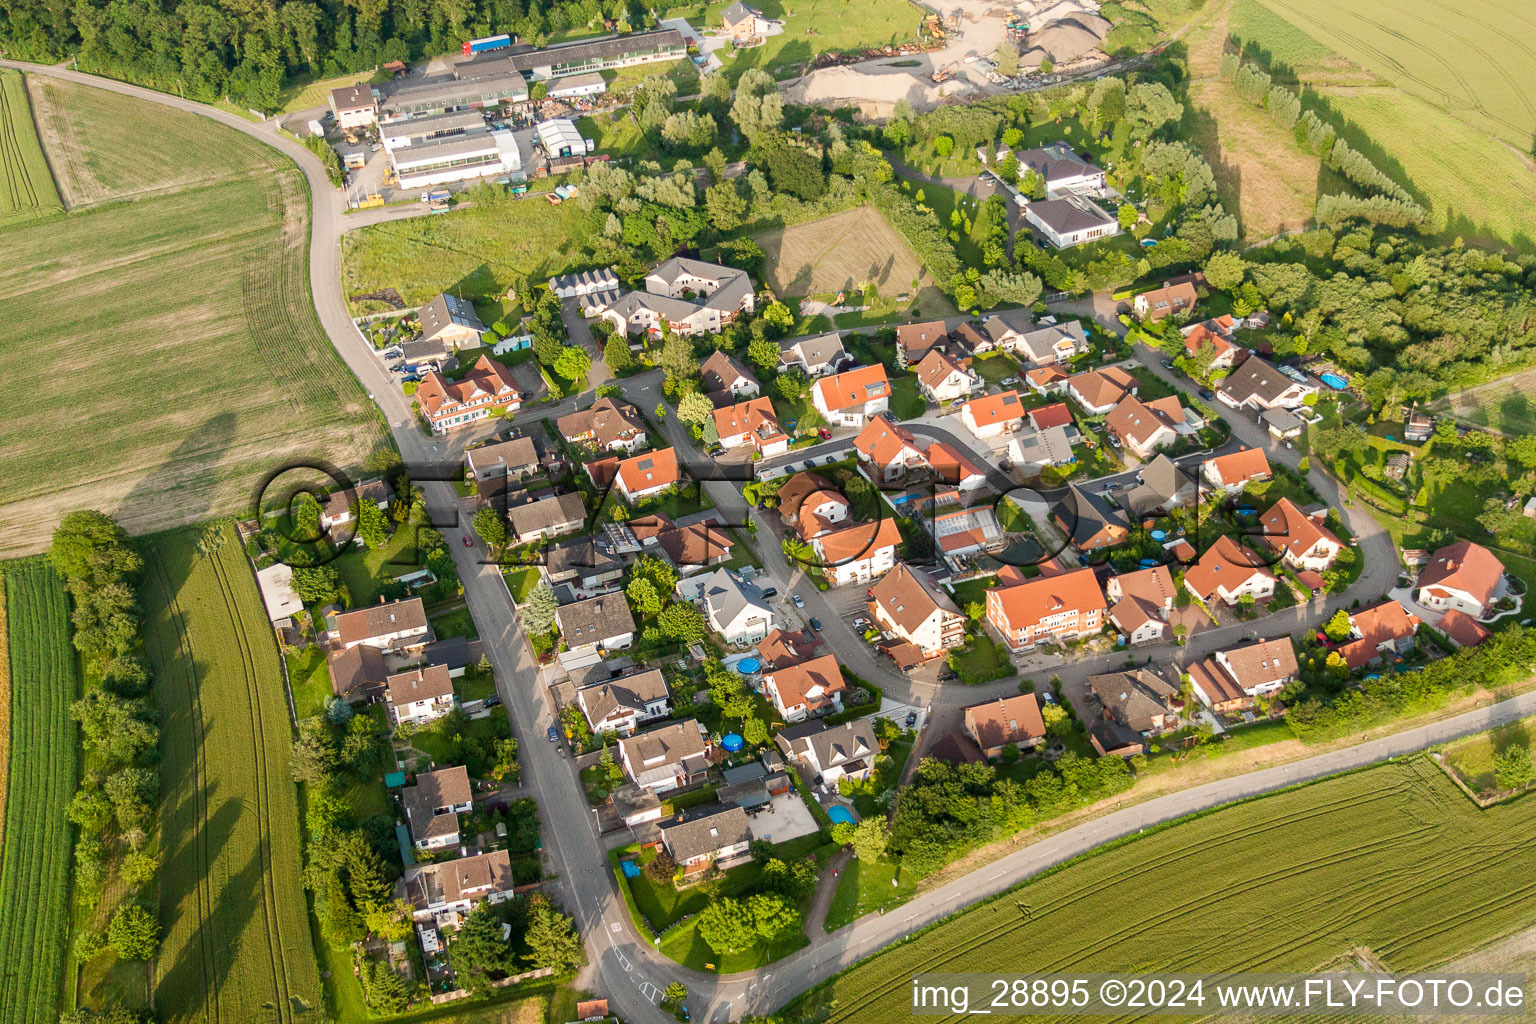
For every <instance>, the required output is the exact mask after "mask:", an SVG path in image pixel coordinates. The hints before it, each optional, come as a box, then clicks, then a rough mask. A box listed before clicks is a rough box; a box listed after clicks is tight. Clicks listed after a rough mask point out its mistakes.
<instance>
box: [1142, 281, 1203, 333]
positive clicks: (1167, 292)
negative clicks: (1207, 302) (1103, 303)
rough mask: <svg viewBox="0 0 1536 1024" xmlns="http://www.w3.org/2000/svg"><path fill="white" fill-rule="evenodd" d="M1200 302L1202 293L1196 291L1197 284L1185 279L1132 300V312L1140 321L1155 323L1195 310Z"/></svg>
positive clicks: (1154, 289) (1172, 282)
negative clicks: (1176, 314) (1196, 304)
mask: <svg viewBox="0 0 1536 1024" xmlns="http://www.w3.org/2000/svg"><path fill="white" fill-rule="evenodd" d="M1199 301H1200V293H1199V292H1198V291H1196V289H1195V282H1194V281H1193V280H1192V279H1191V278H1189V277H1185V278H1182V279H1179V280H1178V281H1169V282H1168V283H1166V284H1164V285H1163V286H1162V287H1161V288H1153V289H1152V290H1151V291H1145V292H1142V293H1141V294H1139V295H1137V296H1136V297H1135V298H1134V299H1132V300H1131V312H1133V313H1134V314H1136V319H1138V320H1142V321H1147V320H1150V321H1154V322H1155V321H1158V320H1166V319H1167V318H1168V317H1170V316H1173V315H1174V314H1175V313H1182V312H1184V311H1185V310H1189V309H1194V308H1195V303H1197V302H1199Z"/></svg>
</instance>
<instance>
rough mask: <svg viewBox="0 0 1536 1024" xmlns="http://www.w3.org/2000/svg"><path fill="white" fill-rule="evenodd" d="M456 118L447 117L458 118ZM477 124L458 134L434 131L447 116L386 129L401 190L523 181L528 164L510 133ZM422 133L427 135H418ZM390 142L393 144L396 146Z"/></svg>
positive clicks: (407, 122)
mask: <svg viewBox="0 0 1536 1024" xmlns="http://www.w3.org/2000/svg"><path fill="white" fill-rule="evenodd" d="M454 116H457V115H448V117H454ZM470 116H472V117H473V118H474V120H475V121H476V122H477V123H476V124H474V125H473V126H469V127H465V128H462V129H457V130H451V131H449V130H434V129H435V128H440V126H441V125H442V124H443V123H444V122H445V120H446V119H445V118H444V117H423V118H416V119H412V120H409V121H402V122H397V123H394V124H391V125H389V126H387V128H386V130H387V131H389V132H390V133H392V134H391V135H390V136H389V140H388V141H386V143H385V146H386V148H387V149H388V150H389V159H390V162H391V163H392V164H393V165H394V168H395V174H396V175H397V176H398V177H399V179H400V187H401V188H427V187H429V186H432V185H445V184H448V183H449V182H455V181H470V180H472V179H475V178H495V177H501V176H503V175H507V176H512V177H517V178H519V179H521V177H522V176H523V159H522V154H521V153H520V152H519V150H518V146H517V140H516V139H515V138H514V137H513V135H512V133H511V132H509V131H491V130H489V129H487V128H486V127H485V125H484V123H483V122H480V117H479V115H478V114H472V115H470ZM417 131H422V134H415V133H416V132H417ZM391 143H393V144H392V145H391Z"/></svg>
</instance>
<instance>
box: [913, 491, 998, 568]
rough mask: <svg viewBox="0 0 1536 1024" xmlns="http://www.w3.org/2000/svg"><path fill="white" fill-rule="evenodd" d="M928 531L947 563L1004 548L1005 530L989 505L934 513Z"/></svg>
mask: <svg viewBox="0 0 1536 1024" xmlns="http://www.w3.org/2000/svg"><path fill="white" fill-rule="evenodd" d="M928 529H929V531H930V533H931V535H932V536H933V545H934V547H935V548H937V549H938V551H939V554H941V555H942V556H943V557H944V558H946V559H956V558H962V557H964V556H966V555H973V554H975V553H976V552H978V551H988V550H995V549H999V548H1001V547H1003V544H1004V537H1003V528H1002V526H1000V525H999V524H998V522H997V514H996V513H995V512H993V511H992V507H991V506H990V505H977V506H975V507H973V508H957V509H954V510H953V511H946V512H935V513H934V515H933V518H932V519H930V520H929V522H928ZM951 564H953V563H951Z"/></svg>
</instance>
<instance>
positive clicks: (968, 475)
mask: <svg viewBox="0 0 1536 1024" xmlns="http://www.w3.org/2000/svg"><path fill="white" fill-rule="evenodd" d="M923 458H924V459H925V460H926V461H927V462H928V466H929V468H930V469H932V470H933V472H934V473H935V475H937V476H938V478H939V479H940V480H942V481H944V482H945V483H946V484H949V485H950V486H951V487H953V488H955V490H957V491H959V492H960V493H961V494H962V495H963V494H969V493H971V492H972V491H977V490H980V489H982V488H984V487H986V486H987V474H986V473H985V472H984V471H983V470H982V468H981V467H980V466H978V465H976V463H975V461H974V460H973V459H971V458H970V457H969V456H967V455H966V454H964V453H963V452H961V451H960V449H958V448H956V447H955V446H954V445H951V444H947V443H945V442H943V441H934V442H933V443H932V444H930V445H929V446H928V447H927V448H924V449H923Z"/></svg>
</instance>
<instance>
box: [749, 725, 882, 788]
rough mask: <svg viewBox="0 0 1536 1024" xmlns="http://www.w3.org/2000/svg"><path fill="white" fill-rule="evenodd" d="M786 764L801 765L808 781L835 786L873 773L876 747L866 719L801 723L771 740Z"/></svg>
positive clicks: (875, 741)
mask: <svg viewBox="0 0 1536 1024" xmlns="http://www.w3.org/2000/svg"><path fill="white" fill-rule="evenodd" d="M774 742H775V743H777V744H778V745H779V749H780V750H782V751H783V752H784V758H785V760H787V761H790V762H793V763H795V764H798V765H801V766H803V767H804V768H805V769H806V771H807V773H809V774H810V776H811V779H812V781H817V782H820V783H821V785H824V786H836V785H837V783H838V782H839V781H840V780H842V779H852V780H854V781H858V780H859V779H865V778H868V777H869V776H870V774H871V773H873V772H874V770H875V758H877V757H878V756H879V755H880V744H879V742H878V741H877V740H876V739H875V730H874V728H873V727H872V726H871V725H870V723H869V719H867V718H860V719H857V720H855V721H852V722H844V723H842V724H841V725H828V724H827V723H826V722H802V723H800V724H799V725H791V726H790V727H788V728H787V729H784V730H782V731H781V732H780V733H779V734H778V735H777V736H775V737H774Z"/></svg>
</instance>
